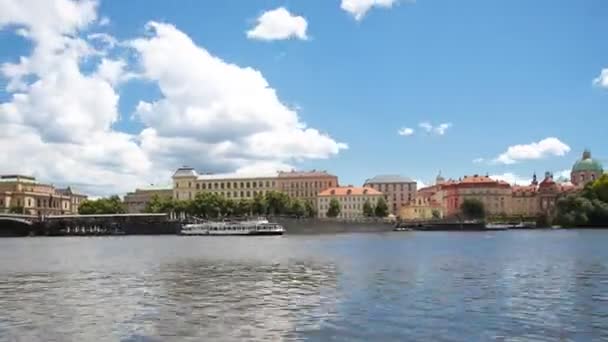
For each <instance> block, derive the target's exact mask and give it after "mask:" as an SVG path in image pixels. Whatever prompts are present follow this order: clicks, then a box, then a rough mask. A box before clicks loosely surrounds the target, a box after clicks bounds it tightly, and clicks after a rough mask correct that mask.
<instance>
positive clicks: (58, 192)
mask: <svg viewBox="0 0 608 342" xmlns="http://www.w3.org/2000/svg"><path fill="white" fill-rule="evenodd" d="M86 199H87V197H86V196H85V195H81V194H77V193H74V192H73V191H72V189H71V188H69V187H68V188H66V189H56V188H55V187H54V186H52V185H50V184H42V183H38V182H37V181H36V178H34V177H31V176H24V175H4V176H0V212H9V211H12V212H15V213H17V212H18V213H21V214H28V215H45V216H46V215H65V214H78V207H79V206H80V203H82V202H83V201H85V200H86Z"/></svg>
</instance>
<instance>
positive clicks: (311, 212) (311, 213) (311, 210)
mask: <svg viewBox="0 0 608 342" xmlns="http://www.w3.org/2000/svg"><path fill="white" fill-rule="evenodd" d="M304 210H305V211H306V216H307V217H316V216H317V209H315V206H314V204H312V202H311V201H306V203H304Z"/></svg>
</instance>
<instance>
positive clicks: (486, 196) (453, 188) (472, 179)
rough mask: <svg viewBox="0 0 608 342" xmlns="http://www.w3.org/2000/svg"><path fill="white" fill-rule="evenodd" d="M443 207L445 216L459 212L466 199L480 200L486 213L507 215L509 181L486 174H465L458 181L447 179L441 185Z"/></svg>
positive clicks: (509, 196) (509, 190) (510, 191)
mask: <svg viewBox="0 0 608 342" xmlns="http://www.w3.org/2000/svg"><path fill="white" fill-rule="evenodd" d="M441 188H442V191H443V203H442V205H443V207H444V209H445V215H446V216H454V215H458V214H459V213H460V206H461V205H462V203H463V202H464V201H465V200H467V199H477V200H480V201H481V202H482V203H483V204H484V207H485V210H486V215H489V216H493V215H507V214H508V213H509V211H510V210H511V209H510V203H511V196H512V190H511V186H510V185H509V183H507V182H504V181H499V180H494V179H492V178H490V177H488V176H480V175H473V176H465V177H464V178H461V179H459V180H458V181H447V182H445V183H444V184H442V186H441Z"/></svg>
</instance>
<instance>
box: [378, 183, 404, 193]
mask: <svg viewBox="0 0 608 342" xmlns="http://www.w3.org/2000/svg"><path fill="white" fill-rule="evenodd" d="M368 186H371V187H372V188H373V189H376V190H378V191H384V192H388V191H391V190H392V191H397V189H399V191H415V190H416V184H415V183H407V184H403V183H399V184H397V183H391V184H376V183H374V184H369V185H368Z"/></svg>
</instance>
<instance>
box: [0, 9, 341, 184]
mask: <svg viewBox="0 0 608 342" xmlns="http://www.w3.org/2000/svg"><path fill="white" fill-rule="evenodd" d="M95 23H97V24H99V22H98V21H97V13H96V2H95V1H86V0H84V1H72V0H53V1H50V0H49V1H34V0H30V1H1V0H0V28H7V27H8V28H12V29H15V32H16V33H18V34H24V36H25V37H26V38H27V39H29V40H30V41H31V42H32V44H33V50H32V53H31V54H30V55H27V56H21V57H20V58H19V59H18V61H17V62H14V63H4V64H3V65H2V68H1V69H0V70H1V72H2V76H4V77H5V78H7V79H8V81H9V82H8V83H7V87H6V91H7V93H8V94H9V99H8V100H7V101H6V102H2V103H0V145H2V146H4V148H3V153H2V154H0V173H16V172H18V173H28V174H33V175H35V176H37V177H39V178H40V179H41V180H44V181H50V182H53V183H56V184H58V185H68V184H70V185H75V186H76V187H77V188H80V189H81V190H83V191H85V192H87V193H89V194H91V195H109V194H112V193H124V192H126V191H129V190H132V189H133V188H135V187H137V186H143V185H146V184H151V183H154V184H164V183H167V181H168V179H169V177H170V175H171V172H172V171H173V170H174V169H175V167H177V166H181V165H184V164H189V165H192V166H194V167H197V168H198V169H200V170H202V171H205V172H235V171H236V172H255V171H260V172H261V171H262V170H268V169H270V168H273V167H276V168H281V169H285V168H288V167H289V166H291V165H290V164H292V163H297V162H298V161H300V160H303V159H309V158H329V157H331V156H333V155H335V154H337V153H338V152H339V151H341V150H343V149H346V148H347V145H346V144H344V143H340V142H337V141H335V140H333V139H332V138H331V137H330V136H328V135H327V134H325V133H323V132H320V131H318V130H317V129H315V128H312V127H307V125H306V124H305V123H304V122H303V121H302V120H301V119H300V118H299V116H298V113H297V112H296V110H295V109H292V108H289V107H287V106H286V105H284V104H283V103H282V102H281V101H280V100H279V98H278V96H277V94H276V91H275V90H274V89H273V88H272V87H271V86H270V85H269V84H268V82H267V81H266V79H265V78H264V77H263V76H262V74H261V72H260V71H258V70H255V69H253V68H249V67H240V66H237V65H235V64H231V63H229V62H226V61H223V60H222V59H220V58H219V57H216V56H213V55H212V54H210V53H209V52H208V51H206V50H205V49H204V48H202V47H198V46H196V45H195V44H194V43H193V42H192V40H191V39H190V38H189V37H188V36H187V35H186V34H185V33H183V32H181V31H179V30H177V29H176V28H175V27H173V26H171V25H168V24H159V23H150V25H149V29H150V32H149V33H150V34H148V35H147V36H145V37H143V38H139V39H135V40H133V41H131V42H130V43H129V44H128V45H129V47H128V48H129V49H133V50H132V51H133V52H134V53H135V57H136V58H135V59H134V60H137V61H138V62H139V63H141V65H137V66H135V65H128V64H127V63H126V61H125V60H122V59H120V58H117V57H116V55H117V54H116V53H107V54H101V55H100V54H99V51H98V50H97V49H96V48H95V47H93V46H92V45H93V44H95V42H96V41H99V40H103V41H105V42H109V43H110V44H109V45H112V44H113V42H112V40H111V39H108V37H110V36H105V35H95V36H92V37H88V36H86V35H85V33H86V28H87V27H89V26H92V25H93V24H95ZM96 27H98V28H99V25H97V26H96ZM17 31H18V32H17ZM114 45H116V46H119V47H117V48H118V49H123V50H124V49H125V44H114ZM123 52H124V51H123ZM90 57H95V58H90ZM85 59H87V61H88V62H89V63H90V62H93V63H94V64H93V66H92V70H91V69H90V68H91V66H89V67H88V69H87V72H85V71H83V70H82V66H81V63H82V61H83V60H85ZM136 67H137V68H139V69H140V70H141V75H140V76H139V77H141V78H145V79H146V80H147V81H149V82H152V83H154V84H157V85H158V87H159V89H160V92H161V94H162V96H161V98H159V99H157V100H154V101H148V102H146V101H141V102H140V103H139V105H138V106H137V110H136V113H135V114H136V115H135V117H136V118H137V119H139V120H140V121H141V124H142V125H143V126H144V127H143V129H142V130H141V131H140V132H135V133H125V132H121V131H118V130H116V128H115V124H116V123H117V122H118V121H119V120H120V118H121V115H120V113H119V111H118V101H119V98H120V94H119V92H118V90H117V88H116V86H117V84H119V83H120V82H124V81H126V80H128V79H130V75H131V74H130V73H131V72H132V69H133V68H136Z"/></svg>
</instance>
